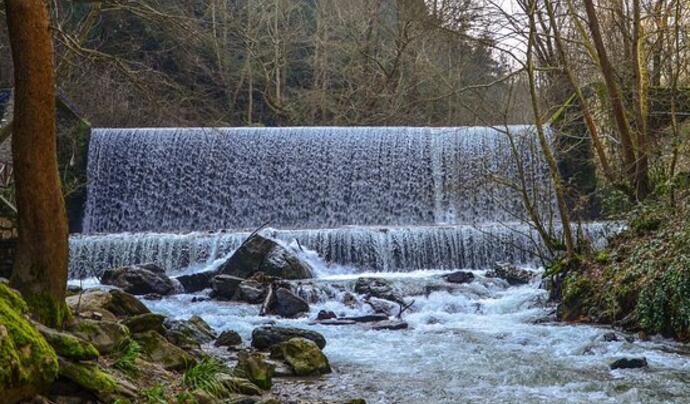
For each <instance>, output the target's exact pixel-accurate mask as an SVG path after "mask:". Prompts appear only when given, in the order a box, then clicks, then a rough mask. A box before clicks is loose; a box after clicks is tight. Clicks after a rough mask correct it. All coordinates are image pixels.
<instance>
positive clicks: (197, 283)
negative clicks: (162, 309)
mask: <svg viewBox="0 0 690 404" xmlns="http://www.w3.org/2000/svg"><path fill="white" fill-rule="evenodd" d="M217 274H218V272H217V271H203V272H197V273H195V274H189V275H180V276H178V277H177V278H175V279H176V280H177V281H178V282H180V285H182V289H184V291H185V293H196V292H201V291H202V290H204V289H209V288H210V287H211V279H213V277H214V276H216V275H217Z"/></svg>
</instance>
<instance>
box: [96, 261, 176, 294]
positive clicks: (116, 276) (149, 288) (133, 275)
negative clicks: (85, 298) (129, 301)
mask: <svg viewBox="0 0 690 404" xmlns="http://www.w3.org/2000/svg"><path fill="white" fill-rule="evenodd" d="M101 283H102V284H104V285H113V286H117V287H118V288H121V289H122V290H124V291H125V292H127V293H131V294H133V295H146V294H149V293H157V294H159V295H164V296H165V295H168V294H171V293H174V292H176V284H175V282H173V281H172V279H170V278H169V277H168V276H167V275H166V274H165V270H164V269H162V268H160V267H157V266H155V265H153V264H145V265H133V266H129V267H121V268H112V269H107V270H105V271H104V272H103V275H102V276H101Z"/></svg>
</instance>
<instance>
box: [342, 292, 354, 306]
mask: <svg viewBox="0 0 690 404" xmlns="http://www.w3.org/2000/svg"><path fill="white" fill-rule="evenodd" d="M343 304H344V305H345V306H347V307H355V306H357V297H355V295H353V294H352V293H350V292H345V293H343Z"/></svg>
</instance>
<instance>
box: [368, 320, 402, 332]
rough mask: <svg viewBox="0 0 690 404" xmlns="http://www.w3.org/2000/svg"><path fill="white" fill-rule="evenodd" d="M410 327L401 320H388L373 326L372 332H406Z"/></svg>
mask: <svg viewBox="0 0 690 404" xmlns="http://www.w3.org/2000/svg"><path fill="white" fill-rule="evenodd" d="M408 327H409V325H408V324H407V322H405V321H401V320H387V321H381V322H379V323H376V324H373V325H372V326H371V329H372V330H405V329H407V328H408Z"/></svg>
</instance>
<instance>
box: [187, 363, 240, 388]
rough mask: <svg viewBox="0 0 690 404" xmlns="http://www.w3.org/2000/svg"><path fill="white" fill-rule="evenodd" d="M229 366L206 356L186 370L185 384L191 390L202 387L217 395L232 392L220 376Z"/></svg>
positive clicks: (226, 371)
mask: <svg viewBox="0 0 690 404" xmlns="http://www.w3.org/2000/svg"><path fill="white" fill-rule="evenodd" d="M223 373H228V368H227V367H226V366H225V365H223V364H222V363H220V362H218V361H217V360H215V359H213V358H204V359H202V360H201V361H199V363H197V364H196V365H194V366H192V367H190V368H188V369H187V370H185V372H184V377H183V384H184V385H185V386H186V387H187V388H189V389H190V390H195V389H200V390H203V391H205V392H207V393H209V394H211V395H213V396H215V397H222V396H223V395H227V394H228V393H230V391H229V388H228V386H227V385H226V384H225V383H223V382H222V381H221V380H220V378H219V377H218V376H219V375H220V374H223Z"/></svg>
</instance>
